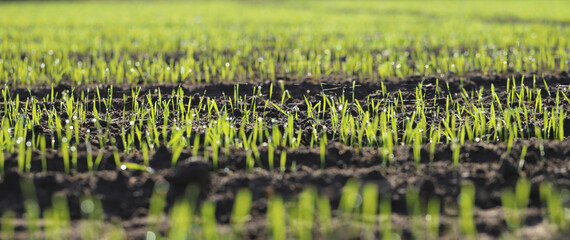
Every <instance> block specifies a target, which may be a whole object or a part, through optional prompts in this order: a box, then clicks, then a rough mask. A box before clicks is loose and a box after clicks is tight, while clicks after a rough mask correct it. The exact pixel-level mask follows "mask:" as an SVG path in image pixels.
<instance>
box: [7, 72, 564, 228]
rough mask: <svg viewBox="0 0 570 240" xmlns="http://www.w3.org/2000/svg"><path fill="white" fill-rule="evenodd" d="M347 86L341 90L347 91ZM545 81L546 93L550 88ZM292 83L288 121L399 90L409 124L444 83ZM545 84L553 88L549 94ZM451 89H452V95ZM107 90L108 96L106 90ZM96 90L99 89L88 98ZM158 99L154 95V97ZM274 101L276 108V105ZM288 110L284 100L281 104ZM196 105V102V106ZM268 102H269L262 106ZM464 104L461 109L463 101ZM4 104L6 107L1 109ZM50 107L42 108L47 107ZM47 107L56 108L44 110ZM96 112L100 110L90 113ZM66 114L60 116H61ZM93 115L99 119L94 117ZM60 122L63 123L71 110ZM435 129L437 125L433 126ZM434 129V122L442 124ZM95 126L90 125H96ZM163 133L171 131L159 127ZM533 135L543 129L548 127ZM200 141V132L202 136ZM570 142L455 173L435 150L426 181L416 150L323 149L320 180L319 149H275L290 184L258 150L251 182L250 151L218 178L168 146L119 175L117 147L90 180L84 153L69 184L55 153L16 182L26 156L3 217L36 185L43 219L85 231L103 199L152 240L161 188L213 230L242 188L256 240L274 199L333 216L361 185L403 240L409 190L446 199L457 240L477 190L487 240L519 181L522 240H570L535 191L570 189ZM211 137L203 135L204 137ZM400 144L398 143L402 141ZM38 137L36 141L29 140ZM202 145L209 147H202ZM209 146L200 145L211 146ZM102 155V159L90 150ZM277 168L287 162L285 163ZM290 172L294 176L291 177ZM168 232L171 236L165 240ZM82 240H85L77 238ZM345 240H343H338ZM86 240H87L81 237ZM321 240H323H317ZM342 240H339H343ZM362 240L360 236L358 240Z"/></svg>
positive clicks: (555, 84)
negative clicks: (191, 200) (61, 206)
mask: <svg viewBox="0 0 570 240" xmlns="http://www.w3.org/2000/svg"><path fill="white" fill-rule="evenodd" d="M508 77H511V76H486V75H478V74H472V75H467V76H466V77H464V78H463V80H462V81H460V80H459V78H457V77H452V76H449V77H443V78H440V79H439V88H440V90H441V91H442V92H444V93H446V94H447V93H448V91H451V93H452V94H453V93H458V94H459V93H460V92H461V89H462V88H465V90H466V91H471V90H480V89H481V88H483V91H484V92H485V94H484V95H483V96H484V99H483V101H484V102H490V101H492V99H491V97H490V94H489V92H490V86H491V84H493V85H494V87H495V91H497V92H498V93H499V95H500V97H501V98H505V95H506V94H503V95H501V94H500V93H501V92H504V91H505V89H506V82H507V81H506V79H507V78H508ZM521 77H522V76H515V78H516V79H517V83H520V79H521ZM341 79H342V80H341ZM524 79H525V80H524V83H525V85H526V86H536V87H537V88H541V89H544V90H545V92H546V90H547V89H546V88H547V87H548V88H549V90H550V91H555V90H556V89H557V88H559V87H562V88H568V84H570V78H569V77H568V74H566V73H561V74H557V75H545V76H541V77H540V78H538V77H537V80H536V81H533V77H532V76H530V75H529V76H525V78H524ZM543 79H544V81H543ZM277 81H283V84H284V88H285V89H286V90H288V92H289V93H290V95H291V98H290V99H287V100H286V102H285V107H284V109H285V110H287V109H293V108H294V107H297V108H299V109H301V112H303V109H306V108H307V106H306V104H305V100H304V97H305V96H306V97H307V99H308V100H309V101H311V102H317V101H319V100H322V93H325V94H326V95H327V96H331V95H332V96H341V95H342V94H345V96H346V98H347V99H350V98H352V92H353V91H352V89H353V88H352V86H353V81H354V83H355V86H356V87H355V88H354V96H355V98H356V99H357V100H359V101H361V102H366V99H367V98H376V99H380V98H382V96H381V95H380V94H379V91H380V90H381V89H382V84H383V85H384V87H385V88H386V90H387V91H388V92H390V93H391V95H392V96H396V95H397V94H398V91H399V90H400V91H401V92H402V95H403V99H404V104H405V108H406V109H409V111H408V112H412V111H413V110H414V109H415V94H416V93H415V88H416V87H417V86H418V84H419V83H420V82H422V83H423V90H424V93H425V98H426V99H432V100H433V99H434V98H437V96H435V95H434V92H435V91H434V90H435V87H436V79H435V78H426V77H419V76H418V77H410V78H407V79H404V80H397V81H396V80H387V81H384V82H382V83H381V82H379V81H372V80H366V79H364V80H359V79H345V78H344V79H343V78H341V77H338V78H334V77H330V78H328V79H324V80H319V81H318V82H317V81H313V80H312V79H288V78H285V77H283V78H278V80H277ZM544 82H546V84H547V85H548V86H545V85H544ZM446 83H447V84H448V85H449V88H448V87H447V86H446V85H445V84H446ZM234 86H235V83H209V84H194V85H186V84H179V85H141V86H121V85H114V86H113V91H114V92H113V104H112V105H113V107H112V108H111V109H110V111H112V115H113V116H120V115H121V114H122V111H123V109H126V111H127V113H128V112H129V111H132V110H131V109H130V108H131V106H132V101H141V102H142V101H144V95H143V96H141V97H140V98H139V99H132V98H127V99H126V101H124V99H123V94H125V95H127V96H130V94H131V90H132V89H133V88H135V87H140V88H141V93H147V92H149V91H150V92H156V91H155V90H157V89H160V91H161V93H162V94H163V98H164V97H166V98H169V97H172V96H170V95H169V93H171V92H172V90H177V89H178V88H182V89H183V90H184V92H185V98H187V99H188V101H189V100H190V99H193V100H192V103H193V104H195V103H197V102H198V100H199V99H200V97H202V96H206V97H210V98H213V99H216V101H219V102H220V103H223V102H224V101H228V100H227V96H232V95H233V91H234ZM259 86H261V89H262V93H263V95H264V96H265V98H267V96H268V91H269V89H270V87H269V86H270V81H265V82H261V81H259V82H246V83H240V87H239V89H240V93H242V91H243V93H247V94H250V93H252V92H253V91H254V87H259ZM94 87H96V86H79V87H75V88H74V91H73V92H72V94H74V95H75V96H80V93H81V92H83V93H84V94H87V95H89V96H90V98H91V99H94V97H95V93H94V91H93V90H92V89H93V88H94ZM98 87H99V88H100V89H106V88H107V87H108V86H98ZM54 89H55V91H56V92H57V93H60V95H61V94H63V92H64V91H71V90H72V87H71V85H66V84H60V85H57V86H54ZM87 89H91V90H90V91H89V92H88V91H87ZM50 93H51V86H35V87H32V88H23V87H20V88H11V89H10V94H11V95H12V96H15V95H16V94H19V95H20V101H23V103H25V97H29V96H30V94H31V95H32V96H34V97H36V98H37V99H42V98H43V97H45V96H47V95H49V94H50ZM281 94H282V91H281V89H280V87H279V84H278V82H276V84H275V88H274V92H273V100H274V101H280V97H281ZM155 95H156V94H153V97H155ZM275 96H277V97H275ZM101 97H102V98H106V97H108V93H107V92H105V91H102V92H101ZM278 98H279V100H277V99H278ZM195 100H196V101H195ZM435 100H436V101H427V102H430V103H431V104H432V105H439V106H440V107H443V108H445V98H443V99H435ZM260 101H261V100H260ZM459 101H463V100H459ZM3 102H4V100H2V105H3ZM40 104H41V102H40ZM45 104H48V103H45ZM87 104H88V105H89V104H95V103H94V102H90V103H87ZM545 104H546V107H552V106H554V104H555V103H554V100H552V101H545ZM55 105H58V104H55ZM560 105H561V106H562V107H563V108H564V110H565V111H569V110H570V104H568V103H567V102H565V101H560ZM89 109H91V108H89ZM61 112H62V116H63V115H64V111H63V110H62V111H61ZM232 114H233V117H234V118H235V121H234V122H235V123H239V118H240V117H241V113H239V112H233V113H232ZM265 117H266V118H270V119H275V122H276V124H279V125H281V126H282V125H283V124H284V123H286V122H287V118H286V117H285V116H284V115H283V114H280V112H279V111H278V110H277V109H275V108H273V107H271V106H270V107H268V108H267V109H266V115H265ZM435 117H437V116H435ZM435 117H434V118H435ZM299 119H300V120H298V121H296V122H295V127H296V128H297V129H302V131H304V132H303V134H302V136H303V138H304V139H309V137H310V134H311V131H312V129H311V124H310V123H311V121H314V120H313V119H309V118H307V116H303V115H302V114H301V115H300V117H299ZM88 122H89V121H88ZM159 122H162V120H159ZM120 124H125V126H126V127H128V123H112V124H110V125H109V126H110V127H111V128H112V129H114V130H116V131H111V135H114V136H115V137H116V138H117V139H119V138H120V134H121V131H120ZM532 124H537V125H541V124H542V123H541V122H540V121H537V122H534V123H532ZM84 128H85V129H82V130H81V131H82V132H81V133H80V135H81V136H85V131H86V129H91V132H95V130H96V129H95V128H94V126H90V125H89V124H86V125H85V126H84ZM195 128H196V130H199V125H197V126H196V127H195ZM564 128H565V131H564V134H565V138H564V140H562V141H559V140H537V139H536V138H535V137H534V136H533V135H534V133H529V136H531V137H530V139H528V140H517V141H515V142H514V144H513V147H512V150H511V151H510V153H508V154H507V144H506V143H495V142H492V143H484V142H473V143H466V144H465V145H463V146H461V150H460V161H459V165H458V166H457V167H455V166H453V161H452V150H451V145H450V144H438V145H437V146H436V151H435V155H434V161H433V162H431V163H430V162H429V160H428V159H429V146H428V145H425V146H422V151H421V160H422V161H421V163H420V165H419V167H420V170H419V171H418V169H417V166H416V164H415V163H414V158H413V153H412V148H411V146H409V145H401V146H396V147H395V149H394V161H393V162H391V163H388V164H386V163H385V162H384V161H383V159H382V156H381V154H380V152H379V150H378V149H377V148H374V147H364V148H362V149H360V150H359V151H357V150H356V149H355V148H353V147H350V146H346V145H343V144H341V143H340V142H338V141H335V140H334V139H332V140H330V141H329V144H328V145H327V146H326V154H325V156H326V157H325V164H324V168H321V162H320V151H319V148H318V146H317V147H314V148H310V147H309V144H308V140H307V141H304V142H302V145H301V146H300V147H299V148H297V149H295V150H291V149H276V150H275V151H276V153H279V152H281V151H287V163H286V165H287V170H286V171H284V172H281V171H280V170H279V169H276V170H274V171H270V170H269V167H268V164H267V162H268V159H267V152H268V149H267V147H264V146H261V147H260V148H259V150H260V153H261V154H260V155H261V166H259V165H257V164H256V168H255V169H253V170H251V171H248V170H246V152H245V151H244V150H242V149H235V148H230V152H229V154H227V155H226V154H224V151H220V154H221V157H220V163H219V166H220V167H219V169H214V168H213V166H212V164H211V162H210V161H206V160H205V159H204V158H203V157H199V156H198V157H191V155H192V149H191V147H190V149H185V150H184V151H183V152H182V154H181V157H180V160H179V161H178V163H177V166H176V167H174V168H171V157H172V151H171V150H170V149H168V148H166V147H164V146H158V147H157V148H156V149H155V150H154V151H151V153H150V162H149V164H150V166H151V167H152V168H153V169H154V172H147V171H140V170H132V169H126V170H121V169H120V168H119V166H116V165H115V161H114V158H113V154H112V152H113V150H115V149H117V150H119V152H122V150H123V148H124V147H123V146H122V145H121V144H120V141H118V144H117V145H116V146H108V147H107V149H103V152H104V155H103V159H102V162H101V164H100V166H99V168H98V170H97V171H95V172H92V173H91V172H88V170H87V163H86V161H87V160H86V159H87V157H86V155H87V151H86V146H85V144H79V145H78V150H79V151H78V168H77V171H76V172H73V173H71V174H67V173H65V172H64V166H63V158H62V156H61V154H60V153H59V152H58V151H57V150H55V149H51V148H48V149H47V160H48V161H47V162H48V166H47V171H45V172H44V171H42V168H41V162H40V157H39V156H40V152H39V151H34V152H33V157H32V167H31V171H30V172H29V173H22V172H20V171H19V170H18V165H17V155H16V154H8V153H6V154H5V159H6V170H5V174H4V175H3V176H1V179H0V181H1V183H0V193H1V194H0V214H3V213H4V212H6V211H7V210H11V211H14V212H16V214H17V217H18V218H21V219H23V218H24V212H25V211H24V206H23V202H24V201H23V196H22V191H21V189H20V186H21V185H20V182H21V181H22V180H23V179H30V180H32V181H33V183H34V185H35V191H36V196H37V199H38V204H39V206H40V209H41V210H44V209H46V208H48V207H50V206H51V199H52V196H53V195H54V194H64V195H65V196H67V200H68V204H69V211H70V215H71V218H72V221H73V226H77V225H78V222H79V220H80V218H81V210H80V198H81V197H83V196H85V195H91V196H94V197H96V198H98V199H100V200H101V201H102V204H103V209H104V213H105V215H106V220H110V219H118V220H120V221H121V223H122V225H123V227H124V229H125V232H126V235H127V238H128V239H141V238H144V236H145V234H146V230H145V224H146V216H147V213H148V207H149V199H150V197H151V195H152V193H153V189H154V186H155V184H157V183H168V185H169V186H170V188H169V191H168V193H167V207H166V209H165V211H164V213H165V214H167V213H168V210H169V209H170V208H171V207H172V205H173V203H174V201H175V199H177V198H180V197H183V196H184V192H185V189H187V187H188V186H189V185H190V186H197V187H198V188H199V189H200V190H199V194H198V196H196V197H197V199H198V201H197V202H196V205H197V206H199V205H200V204H201V203H202V202H204V201H209V202H213V203H214V204H215V206H216V218H217V221H218V223H219V224H221V226H229V222H230V214H231V212H232V208H233V203H234V197H235V194H236V192H237V191H238V190H239V189H241V188H247V189H249V190H251V192H252V196H253V203H252V209H251V220H250V222H249V223H248V225H247V234H246V236H245V237H246V238H252V239H259V238H266V237H267V235H266V234H265V233H264V231H265V212H266V210H267V200H268V198H269V197H271V196H273V195H280V196H282V197H283V198H284V199H286V200H294V199H295V197H296V196H297V194H299V193H300V192H301V191H302V190H303V189H305V188H306V187H307V186H313V187H315V188H316V189H317V191H318V192H319V193H320V194H324V195H326V196H328V197H329V199H330V201H331V206H332V208H333V209H336V208H337V207H338V205H339V200H340V196H341V194H342V188H343V186H344V184H345V183H346V182H347V181H348V180H349V179H357V180H359V181H360V182H361V183H368V182H370V183H375V184H378V187H379V197H380V196H381V197H389V198H390V199H391V204H392V212H393V216H392V226H393V227H394V228H395V229H396V230H397V232H398V233H399V234H400V236H401V237H402V238H403V239H409V238H412V235H411V232H410V227H409V221H408V218H407V214H408V211H407V207H406V199H405V198H406V194H405V192H406V190H407V189H409V188H411V187H414V188H417V189H419V195H420V199H422V200H427V199H429V198H430V197H432V196H438V197H439V198H440V199H441V213H442V220H441V223H440V237H442V238H455V237H457V236H458V233H457V231H458V230H457V229H458V225H457V217H458V215H459V212H458V207H457V198H458V195H459V193H460V189H461V186H462V185H463V184H466V183H472V184H473V185H474V186H475V188H476V195H475V196H476V200H475V206H476V208H475V213H474V216H475V222H476V226H477V232H478V233H479V237H480V238H482V239H485V238H489V239H494V238H499V237H500V236H501V235H502V234H503V233H504V232H505V231H507V230H508V226H507V224H506V222H505V220H504V217H503V211H502V207H501V205H502V204H501V192H502V191H503V190H504V189H506V188H511V189H514V187H515V185H516V182H517V180H518V179H519V178H521V177H525V178H527V179H529V180H530V182H531V194H530V200H529V210H528V216H527V217H526V220H525V222H524V226H523V227H522V229H521V233H522V234H523V236H526V237H530V238H563V237H562V236H558V235H553V234H554V233H552V232H550V231H548V230H547V229H548V228H547V226H546V225H548V221H547V219H545V218H544V217H543V214H542V211H544V203H541V201H540V196H539V189H538V186H539V185H540V183H542V182H545V181H549V182H551V183H553V185H554V186H557V187H559V188H563V189H568V188H570V174H568V171H569V170H570V140H568V136H569V135H570V117H569V116H567V117H566V119H564ZM31 131H34V132H35V133H36V134H44V135H46V136H51V135H50V134H53V133H51V131H50V130H49V129H47V127H44V126H42V125H41V124H40V126H38V127H36V128H34V129H32V130H31ZM251 131H252V126H246V132H251ZM200 134H201V135H203V133H200ZM400 134H401V133H400ZM29 135H31V134H29ZM198 136H200V135H198ZM202 137H203V136H202ZM90 139H91V141H92V144H93V146H99V144H98V142H97V141H98V140H97V138H90ZM541 144H542V146H543V148H544V156H541V154H540V147H541V146H540V145H541ZM523 146H528V151H527V154H526V157H525V165H524V167H523V168H522V169H521V170H519V169H518V162H519V158H520V155H521V151H522V148H523ZM93 148H94V151H93V152H98V149H97V148H95V147H93ZM204 151H208V149H203V148H200V149H199V153H200V154H199V155H200V156H203V155H204V154H203V153H204ZM120 156H121V159H122V161H124V162H133V163H139V164H142V162H143V157H142V153H141V152H140V151H138V150H135V151H134V153H129V154H123V153H120ZM277 156H278V155H277ZM293 162H294V163H295V166H294V167H292V165H293ZM166 226H167V223H166V222H165V223H164V224H163V227H162V229H163V230H166ZM25 229H26V224H25V221H23V220H22V221H18V225H17V228H16V231H17V237H19V238H26V237H25ZM74 234H78V233H77V232H76V231H75V230H74ZM338 236H342V235H338ZM75 237H78V236H75ZM317 237H318V236H317ZM345 237H347V236H342V237H339V239H340V238H345ZM352 237H353V238H357V236H356V237H355V236H352Z"/></svg>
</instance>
